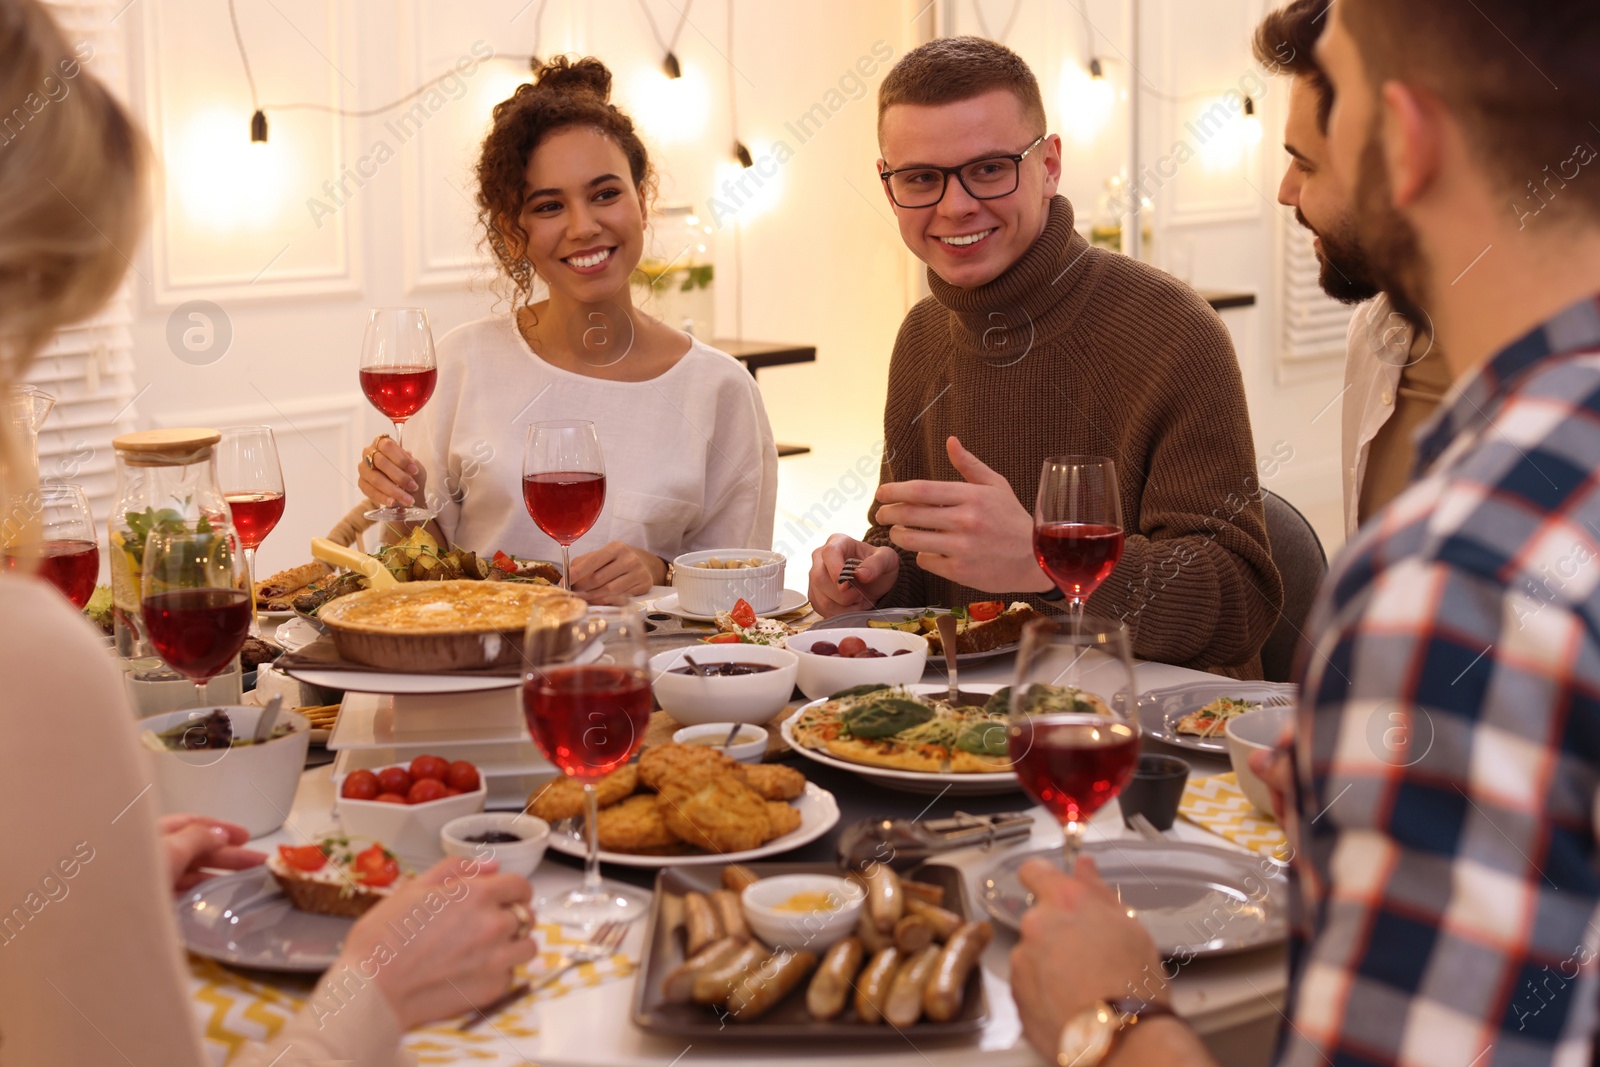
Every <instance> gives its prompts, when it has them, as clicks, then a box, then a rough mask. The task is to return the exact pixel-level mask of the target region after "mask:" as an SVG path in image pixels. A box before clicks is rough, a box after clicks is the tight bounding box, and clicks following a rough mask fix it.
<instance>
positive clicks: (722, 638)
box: [706, 634, 739, 645]
mask: <svg viewBox="0 0 1600 1067" xmlns="http://www.w3.org/2000/svg"><path fill="white" fill-rule="evenodd" d="M738 643H739V635H738V634H716V635H715V636H713V637H708V638H706V644H708V645H737V644H738Z"/></svg>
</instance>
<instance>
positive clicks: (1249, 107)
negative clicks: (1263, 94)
mask: <svg viewBox="0 0 1600 1067" xmlns="http://www.w3.org/2000/svg"><path fill="white" fill-rule="evenodd" d="M1244 113H1245V115H1247V116H1249V115H1254V114H1255V113H1256V101H1255V98H1254V97H1250V96H1247V97H1245V98H1244Z"/></svg>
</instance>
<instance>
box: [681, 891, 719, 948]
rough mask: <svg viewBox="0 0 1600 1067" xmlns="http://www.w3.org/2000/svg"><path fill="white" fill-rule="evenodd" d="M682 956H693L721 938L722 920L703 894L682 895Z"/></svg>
mask: <svg viewBox="0 0 1600 1067" xmlns="http://www.w3.org/2000/svg"><path fill="white" fill-rule="evenodd" d="M683 934H684V938H685V944H684V949H683V951H684V955H686V956H693V955H694V954H695V953H696V952H699V951H700V950H701V949H703V948H705V947H706V946H707V945H709V944H711V942H713V941H717V940H720V939H721V937H722V920H721V919H719V918H717V910H716V909H715V908H713V907H712V906H711V901H710V900H709V899H707V897H706V895H705V894H704V893H685V894H684V895H683Z"/></svg>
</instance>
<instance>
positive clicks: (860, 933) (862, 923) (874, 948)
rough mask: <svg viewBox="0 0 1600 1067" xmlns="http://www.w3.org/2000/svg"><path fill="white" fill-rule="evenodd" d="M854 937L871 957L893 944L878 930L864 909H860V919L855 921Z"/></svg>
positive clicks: (890, 939) (887, 936)
mask: <svg viewBox="0 0 1600 1067" xmlns="http://www.w3.org/2000/svg"><path fill="white" fill-rule="evenodd" d="M856 936H857V937H859V938H860V939H861V944H862V945H864V946H865V947H866V950H867V952H868V953H870V954H872V955H877V954H878V953H879V952H882V951H883V950H884V949H886V948H888V947H889V946H890V945H892V944H894V939H893V938H891V937H890V936H889V935H888V934H886V933H884V932H883V931H882V930H879V929H878V925H877V923H874V922H873V921H872V916H870V915H868V914H867V909H865V908H862V909H861V918H859V919H857V920H856Z"/></svg>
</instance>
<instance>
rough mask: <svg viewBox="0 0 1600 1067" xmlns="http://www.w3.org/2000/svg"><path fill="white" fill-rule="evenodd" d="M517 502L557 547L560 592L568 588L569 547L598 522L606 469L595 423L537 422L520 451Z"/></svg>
mask: <svg viewBox="0 0 1600 1067" xmlns="http://www.w3.org/2000/svg"><path fill="white" fill-rule="evenodd" d="M522 502H523V503H524V504H525V505H527V508H528V514H529V515H531V516H532V517H533V521H534V523H535V524H536V525H537V526H538V527H539V529H541V530H543V531H544V532H545V533H547V534H549V535H550V537H551V539H552V540H554V541H556V542H557V543H558V544H560V545H561V588H563V589H571V588H572V543H573V542H574V541H576V540H577V539H578V538H580V537H582V536H583V535H584V534H586V533H588V532H589V528H590V527H592V526H593V525H594V524H595V521H596V520H597V519H599V518H600V509H601V508H603V507H604V506H605V503H606V465H605V461H604V459H602V458H601V455H600V438H599V437H598V436H597V435H596V434H595V432H594V423H592V422H584V421H582V420H579V419H573V420H568V421H564V422H536V423H534V424H533V425H532V426H529V427H528V443H527V446H526V447H525V448H524V449H523V451H522Z"/></svg>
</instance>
